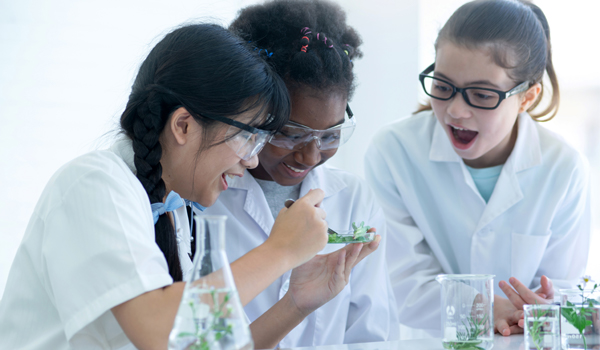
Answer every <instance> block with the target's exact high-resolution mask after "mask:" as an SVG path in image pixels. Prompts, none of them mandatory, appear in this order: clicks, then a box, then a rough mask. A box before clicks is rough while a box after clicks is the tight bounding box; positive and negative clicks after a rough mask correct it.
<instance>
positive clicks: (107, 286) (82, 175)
mask: <svg viewBox="0 0 600 350" xmlns="http://www.w3.org/2000/svg"><path fill="white" fill-rule="evenodd" d="M134 169H135V167H134V165H133V150H132V148H131V142H130V141H129V140H127V139H123V140H121V141H120V142H117V143H115V145H113V147H112V148H111V150H104V151H95V152H91V153H88V154H86V155H83V156H81V157H79V158H76V159H74V160H73V161H71V162H69V163H67V164H66V165H64V166H63V167H62V168H61V169H59V170H58V171H57V172H56V174H54V176H53V177H52V178H51V179H50V181H49V182H48V184H47V185H46V188H45V189H44V191H43V193H42V195H41V197H40V199H39V201H38V203H37V205H36V207H35V210H34V212H33V215H32V216H31V219H30V221H29V225H28V226H27V230H26V232H25V235H24V237H23V241H22V242H21V245H20V246H19V249H18V251H17V254H16V256H15V260H14V262H13V264H12V267H11V271H10V274H9V277H8V282H7V285H6V290H5V292H4V296H3V298H2V300H1V301H0V349H40V350H41V349H43V350H46V349H56V350H62V349H86V350H88V349H120V350H124V349H135V347H134V346H133V344H132V343H131V342H130V341H129V339H128V338H127V336H126V335H125V333H124V332H123V330H122V329H121V327H120V326H119V324H118V323H117V321H116V319H115V317H114V316H113V314H112V312H111V311H110V310H111V308H112V307H114V306H116V305H119V304H121V303H123V302H125V301H127V300H130V299H132V298H134V297H136V296H138V295H141V294H143V293H145V292H148V291H151V290H154V289H157V288H160V287H164V286H167V285H170V284H171V283H172V282H173V280H172V279H171V276H170V275H169V272H168V268H167V262H166V260H165V258H164V256H163V253H162V252H161V250H160V248H159V247H158V245H156V243H155V239H154V222H153V218H152V210H151V208H150V201H149V199H148V195H147V194H146V191H145V190H144V188H143V187H142V185H141V183H140V182H139V180H138V179H137V178H136V177H135V175H134V173H133V170H134ZM181 215H184V217H182V218H181V219H180V217H181ZM185 217H187V214H186V212H185V208H184V207H182V208H180V209H179V210H177V212H174V219H175V222H176V223H180V222H182V221H183V220H185V219H184V218H185ZM186 227H187V225H181V227H179V225H178V226H177V227H176V228H177V234H178V240H179V241H183V242H185V241H186V239H187V245H180V250H181V252H180V256H181V257H182V258H183V259H182V266H183V267H184V271H187V270H189V269H190V268H191V261H190V259H189V257H187V253H188V252H189V227H187V232H184V231H185V229H186ZM182 228H183V230H182ZM184 234H185V236H184ZM186 259H187V260H186Z"/></svg>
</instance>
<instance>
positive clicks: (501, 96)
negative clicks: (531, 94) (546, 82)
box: [419, 63, 531, 110]
mask: <svg viewBox="0 0 600 350" xmlns="http://www.w3.org/2000/svg"><path fill="white" fill-rule="evenodd" d="M434 69H435V63H432V64H431V65H430V66H429V67H427V68H425V70H424V71H422V72H421V73H420V74H419V81H421V86H422V87H423V91H425V94H426V95H427V96H429V97H433V98H435V99H436V100H441V101H449V100H451V99H452V98H453V97H454V96H456V93H460V94H461V95H462V97H463V99H464V100H465V102H466V103H467V104H468V105H469V106H471V107H474V108H479V109H486V110H492V109H496V108H498V106H500V103H502V101H504V100H505V99H507V98H509V97H511V96H513V95H516V94H518V93H521V92H523V91H527V90H528V89H529V88H530V85H531V84H530V82H529V81H524V82H522V83H520V84H517V86H515V87H514V88H512V89H510V90H508V91H502V90H496V89H490V88H483V87H466V88H459V87H456V86H455V85H454V84H452V83H450V82H449V81H447V80H444V79H440V78H438V77H434V76H432V75H428V74H429V73H431V72H433V70H434ZM425 78H431V79H434V80H439V81H441V82H443V83H445V84H448V85H449V86H451V87H452V94H451V95H450V97H448V98H441V97H437V96H433V95H430V94H429V93H428V92H427V88H426V87H425ZM467 90H485V91H491V92H495V93H497V94H498V103H497V104H496V106H494V107H481V106H475V105H474V104H472V103H471V101H470V100H469V96H468V95H467Z"/></svg>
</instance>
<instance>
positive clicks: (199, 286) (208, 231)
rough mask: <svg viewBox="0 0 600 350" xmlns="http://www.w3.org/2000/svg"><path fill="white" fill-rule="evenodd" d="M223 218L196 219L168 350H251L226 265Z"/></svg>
mask: <svg viewBox="0 0 600 350" xmlns="http://www.w3.org/2000/svg"><path fill="white" fill-rule="evenodd" d="M226 219H227V217H226V216H224V215H218V216H217V215H215V216H208V215H202V216H196V217H195V218H194V220H195V222H196V225H195V227H196V242H195V244H196V254H195V256H194V262H193V266H194V267H193V269H194V270H193V272H192V273H191V274H190V276H189V278H188V280H187V281H186V282H187V284H186V286H185V289H184V291H183V296H182V299H181V303H180V304H179V310H178V311H177V316H176V317H175V323H174V325H173V329H172V330H171V333H170V335H169V350H183V349H186V350H239V349H252V348H253V347H254V345H253V342H252V336H251V334H250V328H249V325H248V322H247V318H246V315H245V314H244V310H243V308H242V303H241V302H240V298H239V295H238V293H237V289H236V288H235V283H234V281H233V275H232V273H231V268H230V266H229V261H228V260H227V256H226V254H225V220H226Z"/></svg>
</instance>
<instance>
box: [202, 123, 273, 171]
mask: <svg viewBox="0 0 600 350" xmlns="http://www.w3.org/2000/svg"><path fill="white" fill-rule="evenodd" d="M203 117H205V118H208V119H213V120H216V121H219V122H221V123H225V124H229V125H231V126H230V127H229V129H227V132H226V133H225V138H226V141H225V144H226V145H227V146H229V148H231V149H232V150H233V151H235V154H237V156H238V157H240V158H242V159H243V160H249V159H250V158H252V157H254V156H255V155H257V154H258V152H260V151H261V150H262V149H263V147H265V145H266V144H267V142H269V140H270V139H271V138H272V137H273V132H272V131H266V130H262V129H257V128H255V127H253V126H250V125H248V124H244V123H240V122H238V121H237V120H233V119H229V118H223V117H218V116H207V115H203Z"/></svg>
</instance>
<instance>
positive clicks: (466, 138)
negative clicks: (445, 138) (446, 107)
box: [448, 124, 479, 148]
mask: <svg viewBox="0 0 600 350" xmlns="http://www.w3.org/2000/svg"><path fill="white" fill-rule="evenodd" d="M448 126H449V127H450V131H452V136H453V138H454V141H456V142H454V144H457V143H458V145H463V147H464V146H467V145H470V144H471V143H472V142H473V140H475V138H476V137H477V135H478V134H479V132H477V131H474V130H469V129H464V128H461V127H457V126H454V125H450V124H448ZM463 147H460V148H463Z"/></svg>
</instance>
